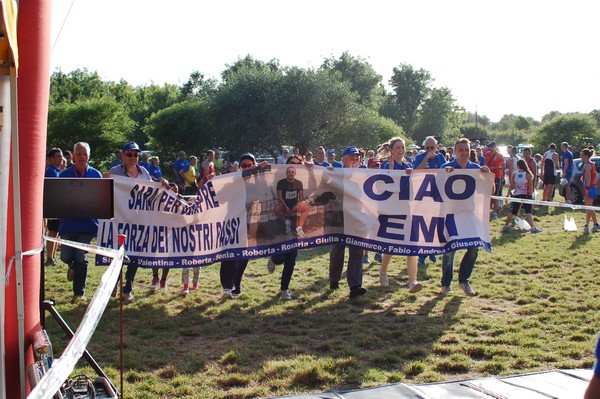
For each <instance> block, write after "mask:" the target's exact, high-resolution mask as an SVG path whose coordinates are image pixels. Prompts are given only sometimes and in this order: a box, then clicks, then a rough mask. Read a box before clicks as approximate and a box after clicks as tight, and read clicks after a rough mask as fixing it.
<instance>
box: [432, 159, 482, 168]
mask: <svg viewBox="0 0 600 399" xmlns="http://www.w3.org/2000/svg"><path fill="white" fill-rule="evenodd" d="M447 166H452V167H453V168H454V169H463V168H462V167H461V166H460V165H459V164H458V161H457V160H456V158H453V159H452V161H450V162H446V163H445V164H443V165H442V166H441V168H442V169H443V168H445V167H447ZM466 169H481V166H479V165H478V164H476V163H475V162H471V161H468V163H467V167H466Z"/></svg>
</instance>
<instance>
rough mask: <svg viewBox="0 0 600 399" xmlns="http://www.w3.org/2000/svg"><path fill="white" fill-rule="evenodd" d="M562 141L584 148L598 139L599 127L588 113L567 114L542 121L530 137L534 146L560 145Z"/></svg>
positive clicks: (599, 139)
mask: <svg viewBox="0 0 600 399" xmlns="http://www.w3.org/2000/svg"><path fill="white" fill-rule="evenodd" d="M563 141H566V142H568V143H569V144H571V145H574V146H576V147H577V148H584V147H587V146H588V145H589V144H593V143H598V142H599V141H600V129H599V128H598V125H597V124H596V121H595V120H594V119H593V118H592V117H590V116H589V115H585V114H567V115H560V116H557V117H555V118H553V119H551V120H550V121H549V122H546V123H544V124H543V125H542V126H540V127H539V128H538V129H537V130H536V131H535V133H534V134H533V137H532V142H533V144H534V145H535V147H536V148H546V147H548V144H550V143H555V144H556V145H560V143H562V142H563Z"/></svg>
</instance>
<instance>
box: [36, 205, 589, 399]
mask: <svg viewBox="0 0 600 399" xmlns="http://www.w3.org/2000/svg"><path fill="white" fill-rule="evenodd" d="M565 212H567V215H568V216H572V215H574V216H575V219H576V221H577V224H578V227H579V231H578V232H571V233H567V232H564V231H563V229H562V225H563V215H564V213H565ZM535 219H536V223H537V225H538V226H539V227H540V228H542V230H543V232H542V233H539V234H526V233H520V232H508V233H501V226H502V225H503V219H499V220H495V221H492V222H491V230H492V233H491V235H492V245H493V252H492V253H487V252H485V251H484V250H481V251H480V252H479V259H478V262H477V266H476V268H475V270H474V273H473V276H472V279H471V283H472V286H473V288H474V289H475V290H476V291H477V292H478V294H479V295H478V296H477V297H474V298H469V297H466V296H465V295H464V294H463V293H462V291H460V290H459V289H458V287H457V281H456V280H457V276H456V271H455V278H454V281H453V289H454V294H453V295H450V296H448V297H445V298H442V297H440V296H439V295H438V293H439V289H440V287H439V285H440V277H441V271H440V266H441V259H440V258H438V261H437V262H436V263H435V264H433V263H431V262H430V261H428V263H427V265H426V266H425V267H422V266H421V267H420V269H419V279H420V281H421V282H422V283H423V285H424V288H423V291H421V292H420V293H418V294H416V295H413V294H409V293H408V290H407V288H406V283H407V280H406V267H405V260H404V258H402V257H395V258H393V261H392V264H391V265H390V269H389V275H390V286H389V287H387V288H382V287H380V286H379V282H378V266H379V264H377V263H371V264H370V265H366V266H365V267H364V287H365V288H367V290H368V292H367V294H366V295H365V296H364V297H361V298H358V299H352V300H350V299H349V298H348V287H347V285H346V283H345V279H344V280H343V281H342V283H341V289H340V290H338V291H330V290H329V281H328V255H329V248H328V247H322V248H315V249H311V250H304V251H301V252H300V255H299V259H298V263H297V265H296V271H295V274H294V276H293V278H292V283H291V286H290V290H291V291H292V295H293V296H294V299H293V300H291V301H286V300H283V299H280V298H279V295H278V294H279V277H280V274H281V267H278V269H277V271H276V272H275V274H269V273H268V272H267V269H266V259H256V260H253V261H251V262H250V264H249V266H248V268H247V270H246V274H245V277H244V280H243V293H242V296H241V297H240V298H238V299H235V300H233V299H230V298H228V297H227V298H226V297H223V296H222V291H221V288H220V284H219V275H218V273H219V267H218V265H213V266H208V267H206V268H204V269H203V270H202V273H201V283H200V290H199V291H197V292H192V293H191V294H190V295H188V296H182V295H181V294H180V290H181V271H180V270H172V271H171V275H170V277H169V289H168V290H167V291H156V292H152V291H150V290H149V288H148V287H149V284H150V281H151V272H150V271H149V270H146V269H140V270H139V271H138V274H137V277H136V284H135V291H134V293H135V294H136V299H137V300H136V301H135V302H134V303H133V304H130V305H127V306H126V311H125V315H124V320H125V321H124V324H125V325H124V336H125V344H124V345H125V346H124V351H125V377H124V378H125V396H126V397H127V398H140V399H141V398H147V399H151V398H252V397H269V396H278V395H284V394H293V393H300V392H322V391H328V390H338V389H357V388H364V387H370V386H376V385H382V384H389V383H395V382H405V383H420V382H434V381H445V380H453V379H459V378H465V377H472V376H497V375H509V374H520V373H525V372H532V371H541V370H551V369H556V368H561V369H562V368H567V369H569V368H590V367H591V366H592V364H593V360H594V358H593V349H594V344H595V339H596V338H597V335H598V332H599V330H600V270H599V268H600V233H590V234H587V235H586V234H583V232H582V230H581V228H582V227H583V212H582V211H578V212H573V211H571V210H568V211H566V210H565V209H564V208H556V209H554V208H551V209H550V210H545V209H543V210H541V211H540V212H539V214H538V215H537V216H536V217H535ZM462 253H463V252H459V253H458V254H457V258H456V263H457V265H456V269H458V262H459V261H460V259H461V257H462ZM372 255H373V254H371V260H373V259H372V258H373V256H372ZM104 270H105V269H104V268H102V267H94V266H91V267H90V277H89V279H88V293H89V296H90V297H91V293H92V292H93V290H94V289H95V287H96V286H97V284H98V282H99V279H100V276H101V273H102V272H103V271H104ZM46 284H47V285H46V297H47V298H48V299H54V300H56V303H57V307H58V309H59V311H60V312H61V313H62V315H63V317H65V319H66V320H67V321H68V322H69V323H70V325H71V326H73V328H75V326H77V325H78V323H79V320H80V319H81V316H82V315H83V313H84V311H85V306H84V305H81V304H79V305H72V304H71V303H70V299H71V295H72V293H71V283H68V282H67V281H66V266H65V265H64V264H62V263H60V264H59V265H58V266H54V267H51V268H48V269H47V276H46ZM47 329H48V331H49V334H50V337H51V339H52V342H53V344H54V348H55V353H60V352H61V351H62V349H63V348H64V345H65V344H66V342H65V338H64V334H62V332H61V331H60V330H59V328H58V326H57V325H56V323H54V322H53V321H52V320H51V319H47ZM88 349H89V350H90V352H91V353H92V354H93V355H94V357H95V358H96V360H97V361H98V362H99V364H100V365H101V366H102V367H103V368H104V370H105V371H106V372H107V373H108V374H109V376H110V378H111V379H112V381H113V382H114V383H115V384H116V385H118V382H119V307H118V301H117V300H115V299H113V300H111V302H110V303H109V305H108V307H107V309H106V311H105V314H104V316H103V319H102V321H101V322H100V325H99V326H98V329H97V331H96V333H95V335H94V337H93V338H92V341H91V343H90V345H89V347H88ZM79 366H81V368H78V369H77V370H76V374H77V373H82V372H83V373H87V374H89V375H93V371H92V370H91V369H90V368H89V367H87V364H86V363H85V361H84V360H81V361H80V362H79Z"/></svg>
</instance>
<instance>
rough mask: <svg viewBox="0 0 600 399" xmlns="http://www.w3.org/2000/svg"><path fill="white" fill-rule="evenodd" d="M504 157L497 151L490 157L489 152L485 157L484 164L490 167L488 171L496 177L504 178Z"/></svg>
mask: <svg viewBox="0 0 600 399" xmlns="http://www.w3.org/2000/svg"><path fill="white" fill-rule="evenodd" d="M503 163H504V157H503V156H502V154H500V153H499V152H496V154H495V155H494V157H493V158H492V156H491V153H489V154H488V155H487V156H486V157H485V164H486V165H487V166H488V167H489V168H490V171H491V172H492V173H493V174H494V176H495V177H496V179H503V178H504V167H503V166H502V164H503Z"/></svg>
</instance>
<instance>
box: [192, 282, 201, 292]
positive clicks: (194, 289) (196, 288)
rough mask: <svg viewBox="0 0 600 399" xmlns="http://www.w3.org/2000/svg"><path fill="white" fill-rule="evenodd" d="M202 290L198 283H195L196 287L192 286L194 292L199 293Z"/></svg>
mask: <svg viewBox="0 0 600 399" xmlns="http://www.w3.org/2000/svg"><path fill="white" fill-rule="evenodd" d="M199 289H200V287H198V283H194V285H192V291H198V290H199Z"/></svg>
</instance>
